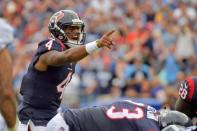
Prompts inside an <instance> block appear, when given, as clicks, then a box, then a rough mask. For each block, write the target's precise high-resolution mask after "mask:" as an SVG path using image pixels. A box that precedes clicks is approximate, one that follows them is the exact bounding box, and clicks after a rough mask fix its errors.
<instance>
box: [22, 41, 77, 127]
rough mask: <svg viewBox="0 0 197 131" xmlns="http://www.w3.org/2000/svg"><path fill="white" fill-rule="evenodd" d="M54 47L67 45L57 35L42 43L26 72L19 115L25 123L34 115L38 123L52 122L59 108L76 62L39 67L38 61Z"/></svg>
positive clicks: (58, 49)
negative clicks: (36, 64)
mask: <svg viewBox="0 0 197 131" xmlns="http://www.w3.org/2000/svg"><path fill="white" fill-rule="evenodd" d="M51 50H56V51H59V52H61V51H64V50H66V48H65V46H64V45H63V44H62V43H59V42H57V41H55V40H53V39H49V40H45V41H42V42H41V43H39V45H38V49H37V52H36V54H35V56H34V57H33V59H32V61H31V63H30V65H29V67H28V71H27V73H26V74H25V75H24V77H23V80H22V85H21V90H20V93H21V94H22V96H23V101H22V104H21V105H20V106H19V119H20V120H21V121H23V122H24V123H25V122H27V121H28V120H29V119H31V120H32V121H33V122H34V123H35V124H37V125H42V124H43V120H44V121H45V122H44V124H46V123H47V122H48V120H50V119H51V118H52V117H53V116H54V115H55V114H56V112H57V109H58V107H59V105H60V102H61V97H62V96H61V95H62V92H63V89H64V87H65V86H66V85H67V84H68V83H69V82H70V80H71V77H72V74H73V73H74V68H75V64H72V63H68V64H65V65H62V66H56V67H53V66H48V68H47V70H46V71H38V70H37V69H36V68H35V67H34V65H35V63H36V62H37V61H38V59H39V57H40V56H41V55H42V54H44V53H46V52H48V51H51Z"/></svg>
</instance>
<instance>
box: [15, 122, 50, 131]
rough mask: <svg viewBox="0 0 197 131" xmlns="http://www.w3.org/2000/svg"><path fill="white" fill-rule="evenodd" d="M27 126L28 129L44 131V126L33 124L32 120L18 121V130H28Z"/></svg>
mask: <svg viewBox="0 0 197 131" xmlns="http://www.w3.org/2000/svg"><path fill="white" fill-rule="evenodd" d="M28 127H29V128H30V131H46V127H44V126H35V125H34V123H33V122H32V121H29V122H28V123H27V124H22V123H21V122H19V126H18V131H28Z"/></svg>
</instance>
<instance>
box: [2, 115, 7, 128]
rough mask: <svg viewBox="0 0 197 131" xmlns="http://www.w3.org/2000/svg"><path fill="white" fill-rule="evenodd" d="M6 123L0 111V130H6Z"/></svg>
mask: <svg viewBox="0 0 197 131" xmlns="http://www.w3.org/2000/svg"><path fill="white" fill-rule="evenodd" d="M6 128H7V127H6V123H5V120H4V119H3V116H2V115H1V113H0V131H6Z"/></svg>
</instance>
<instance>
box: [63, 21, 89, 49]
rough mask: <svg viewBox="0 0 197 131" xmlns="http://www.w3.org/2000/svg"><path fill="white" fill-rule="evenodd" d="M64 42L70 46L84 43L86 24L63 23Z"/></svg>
mask: <svg viewBox="0 0 197 131" xmlns="http://www.w3.org/2000/svg"><path fill="white" fill-rule="evenodd" d="M62 30H63V32H64V38H65V40H64V43H65V44H66V45H68V46H69V47H76V46H80V45H83V44H84V40H85V39H84V38H85V33H84V25H83V24H82V23H75V24H72V25H63V27H62Z"/></svg>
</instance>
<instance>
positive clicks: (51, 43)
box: [45, 40, 53, 50]
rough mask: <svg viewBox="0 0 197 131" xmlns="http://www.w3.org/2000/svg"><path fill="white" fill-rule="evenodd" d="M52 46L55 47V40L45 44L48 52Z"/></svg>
mask: <svg viewBox="0 0 197 131" xmlns="http://www.w3.org/2000/svg"><path fill="white" fill-rule="evenodd" d="M52 45H53V40H50V41H49V42H47V43H46V44H45V46H46V47H47V49H48V50H51V47H52Z"/></svg>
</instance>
